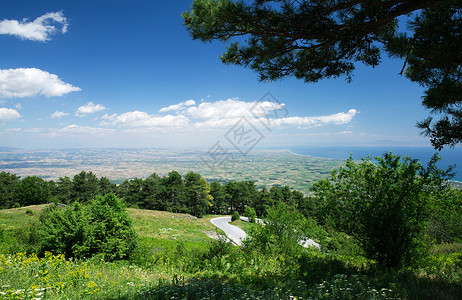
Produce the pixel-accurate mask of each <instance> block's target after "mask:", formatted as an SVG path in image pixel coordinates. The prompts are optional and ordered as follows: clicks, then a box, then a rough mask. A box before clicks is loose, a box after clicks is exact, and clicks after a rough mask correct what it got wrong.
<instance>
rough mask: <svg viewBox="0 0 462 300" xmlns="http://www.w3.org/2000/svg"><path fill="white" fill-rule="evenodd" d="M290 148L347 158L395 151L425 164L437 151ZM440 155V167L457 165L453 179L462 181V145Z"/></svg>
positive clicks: (398, 148) (319, 155)
mask: <svg viewBox="0 0 462 300" xmlns="http://www.w3.org/2000/svg"><path fill="white" fill-rule="evenodd" d="M290 150H291V151H292V152H294V153H297V154H303V155H310V156H317V157H328V158H336V159H347V158H348V157H349V156H350V154H352V155H353V159H361V157H366V156H368V155H370V156H380V155H382V154H383V153H385V152H389V151H391V152H393V153H394V154H400V155H403V156H404V155H409V156H411V157H412V158H416V159H419V160H420V161H422V163H423V164H424V165H425V164H426V163H427V162H428V161H429V159H430V158H431V157H432V156H433V154H434V153H435V150H434V149H433V148H431V147H292V148H290ZM439 156H441V157H442V159H441V160H440V161H439V163H438V165H437V166H438V167H439V168H440V169H446V168H447V167H448V166H450V165H456V167H455V169H454V170H455V172H456V175H455V176H454V178H453V180H456V181H462V147H456V148H455V149H443V150H442V151H440V153H439Z"/></svg>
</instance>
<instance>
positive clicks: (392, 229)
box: [313, 153, 450, 268]
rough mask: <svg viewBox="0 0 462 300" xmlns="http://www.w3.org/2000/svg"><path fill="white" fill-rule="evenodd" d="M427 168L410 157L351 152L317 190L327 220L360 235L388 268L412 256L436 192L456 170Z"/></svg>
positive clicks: (430, 165) (433, 161) (433, 164)
mask: <svg viewBox="0 0 462 300" xmlns="http://www.w3.org/2000/svg"><path fill="white" fill-rule="evenodd" d="M437 161H438V157H437V155H436V154H435V156H434V157H433V158H432V159H431V160H430V162H429V163H428V166H427V167H426V168H425V167H423V166H422V164H421V163H420V162H419V161H417V160H415V159H411V158H410V157H404V158H402V157H401V156H399V155H394V154H392V153H385V154H384V155H383V157H375V159H374V160H373V159H370V158H366V159H364V158H363V159H362V161H361V163H359V164H357V163H356V162H354V161H353V159H352V158H351V157H350V158H349V159H348V160H347V162H346V164H345V166H344V167H341V168H340V169H339V170H334V171H333V172H332V173H331V175H330V177H329V178H327V179H324V180H319V181H318V182H316V183H315V184H314V186H313V191H314V193H315V195H316V196H317V197H318V201H320V215H321V217H322V219H323V220H324V222H327V223H332V224H334V226H336V227H337V228H338V229H339V230H341V231H344V232H346V233H347V234H350V235H352V236H354V237H355V238H356V239H357V240H358V241H359V242H360V244H361V246H362V248H363V249H364V251H365V253H366V255H367V256H368V257H369V258H373V259H376V260H377V261H378V263H379V264H380V265H382V266H385V267H387V268H398V267H401V266H403V265H406V264H408V263H410V262H412V260H413V259H415V258H416V256H415V255H416V251H418V250H419V247H418V246H419V238H420V236H421V234H422V230H423V229H424V228H425V225H426V221H427V219H428V217H429V214H430V207H431V201H430V198H431V196H432V195H433V194H435V193H438V192H439V191H441V190H442V189H444V188H445V185H446V179H448V177H449V176H450V170H447V171H442V170H438V169H437V168H436V163H437Z"/></svg>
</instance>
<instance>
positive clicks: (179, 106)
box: [159, 100, 196, 113]
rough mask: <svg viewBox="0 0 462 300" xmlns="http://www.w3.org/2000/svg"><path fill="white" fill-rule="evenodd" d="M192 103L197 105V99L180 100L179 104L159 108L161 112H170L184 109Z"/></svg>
mask: <svg viewBox="0 0 462 300" xmlns="http://www.w3.org/2000/svg"><path fill="white" fill-rule="evenodd" d="M192 105H196V101H194V100H188V101H185V102H180V103H178V104H174V105H170V106H167V107H163V108H161V109H160V110H159V112H161V113H162V112H168V111H178V110H181V109H184V108H185V107H188V106H192Z"/></svg>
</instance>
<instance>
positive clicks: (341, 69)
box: [182, 0, 462, 148]
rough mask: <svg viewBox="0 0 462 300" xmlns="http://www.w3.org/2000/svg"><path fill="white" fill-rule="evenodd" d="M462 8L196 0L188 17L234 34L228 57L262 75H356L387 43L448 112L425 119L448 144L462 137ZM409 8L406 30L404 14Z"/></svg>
mask: <svg viewBox="0 0 462 300" xmlns="http://www.w3.org/2000/svg"><path fill="white" fill-rule="evenodd" d="M461 7H462V2H461V1H460V0H435V1H416V0H400V1H398V0H383V1H356V0H329V1H324V0H302V1H292V0H255V1H230V0H194V1H193V5H192V8H191V11H187V12H184V13H183V15H182V16H183V19H184V25H185V26H186V28H187V30H188V31H189V33H190V34H191V36H192V37H193V39H199V40H201V41H204V42H210V41H213V40H221V41H230V40H231V41H233V42H232V43H231V44H230V45H229V46H228V48H227V51H226V52H225V53H224V54H223V55H222V56H221V60H222V62H223V63H225V64H234V65H239V66H246V67H249V68H251V69H253V70H255V71H257V72H258V73H259V76H260V79H261V80H262V81H266V80H276V79H280V78H283V77H286V76H294V77H296V78H298V79H303V80H304V81H305V82H317V81H319V80H321V79H324V78H336V77H339V76H346V77H347V79H348V80H351V75H352V73H353V71H354V69H355V63H357V62H361V63H364V64H365V65H368V66H372V67H375V66H377V65H378V64H379V63H380V60H381V52H382V49H385V51H386V52H387V53H388V54H389V55H390V56H392V57H400V58H402V59H404V60H405V64H407V69H406V72H405V75H406V76H407V77H408V78H409V79H410V80H412V81H415V82H418V83H419V84H421V85H423V86H424V87H425V88H427V90H426V93H425V96H424V97H423V99H424V100H423V105H424V106H425V107H427V108H428V109H431V111H432V112H435V113H441V114H442V115H443V118H442V119H441V120H440V121H438V122H436V123H434V124H433V123H432V119H431V118H429V119H427V120H424V121H423V122H421V123H420V124H419V127H420V128H422V129H424V131H423V133H424V134H426V135H428V136H429V137H430V139H431V142H432V143H433V145H434V147H435V148H441V147H443V146H444V145H449V146H454V145H456V144H457V143H460V141H461V138H462V130H461V126H462V109H461V105H460V104H461V99H462V98H461V97H462V96H461V94H462V93H460V90H461V84H462V83H461V80H462V79H461V78H462V76H461V75H462V74H461V72H462V68H461V61H462V56H461V55H460V53H461V52H462V39H461V35H460V32H461V28H460V24H461V20H462V15H461V14H460V9H461ZM409 14H412V17H411V18H412V21H411V22H410V24H409V26H408V28H407V33H406V34H403V33H400V32H399V30H398V28H399V27H398V18H399V17H401V16H406V15H409ZM402 73H404V67H403V71H402Z"/></svg>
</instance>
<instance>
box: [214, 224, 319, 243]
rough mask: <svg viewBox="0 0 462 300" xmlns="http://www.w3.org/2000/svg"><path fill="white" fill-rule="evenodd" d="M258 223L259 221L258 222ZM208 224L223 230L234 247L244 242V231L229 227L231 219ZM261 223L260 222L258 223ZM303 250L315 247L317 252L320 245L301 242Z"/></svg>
mask: <svg viewBox="0 0 462 300" xmlns="http://www.w3.org/2000/svg"><path fill="white" fill-rule="evenodd" d="M241 219H242V220H244V221H247V218H244V217H241ZM258 221H260V220H258ZM210 222H211V223H212V224H213V225H215V226H216V227H218V228H219V229H221V230H223V232H224V233H225V234H226V236H227V237H228V238H229V239H230V240H231V241H232V242H233V243H234V244H236V245H238V246H240V245H241V244H242V241H243V240H245V238H246V237H247V234H246V233H245V231H244V230H242V229H240V228H239V227H237V226H234V225H231V224H229V223H231V217H218V218H213V219H211V220H210ZM260 222H261V221H260ZM300 245H302V246H303V247H305V248H308V247H313V246H314V247H316V248H318V249H319V250H321V245H319V244H318V243H316V242H315V241H313V240H312V239H308V240H306V241H303V242H301V243H300Z"/></svg>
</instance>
